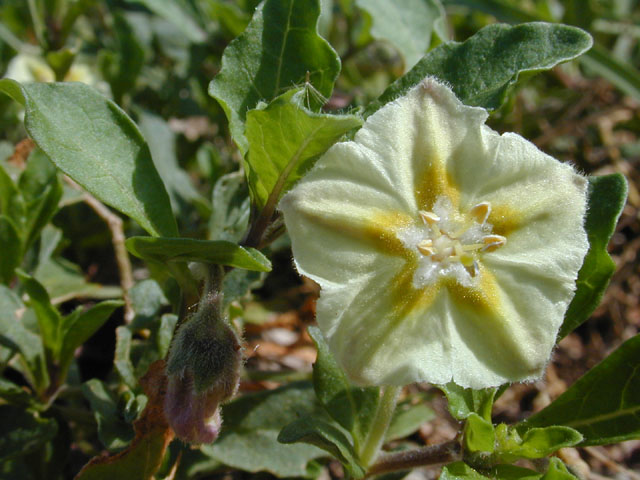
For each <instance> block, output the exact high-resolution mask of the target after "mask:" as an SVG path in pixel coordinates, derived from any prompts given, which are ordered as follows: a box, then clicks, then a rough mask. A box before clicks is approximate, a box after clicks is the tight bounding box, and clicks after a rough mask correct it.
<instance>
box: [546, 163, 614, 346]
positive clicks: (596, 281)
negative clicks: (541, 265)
mask: <svg viewBox="0 0 640 480" xmlns="http://www.w3.org/2000/svg"><path fill="white" fill-rule="evenodd" d="M626 199H627V181H626V179H625V178H624V176H623V175H621V174H619V173H614V174H612V175H604V176H601V177H589V204H588V207H587V218H586V220H585V229H586V231H587V235H588V237H589V251H588V252H587V255H586V257H585V258H584V262H583V263H582V267H581V268H580V271H579V272H578V280H577V281H576V287H577V288H576V294H575V297H573V300H572V301H571V304H570V305H569V309H568V310H567V313H566V315H565V318H564V323H563V324H562V327H561V328H560V332H559V333H558V340H560V339H562V338H564V337H565V336H567V335H568V334H569V333H570V332H571V331H573V330H574V329H576V328H577V327H578V326H580V325H581V324H582V323H583V322H584V321H585V320H587V319H588V318H589V316H590V315H591V314H592V313H593V311H594V310H595V308H596V307H597V306H598V304H599V303H600V300H602V295H604V291H605V289H606V288H607V285H608V284H609V280H610V279H611V276H612V275H613V273H614V272H615V269H616V265H615V263H614V262H613V260H612V259H611V257H610V256H609V254H608V253H607V245H608V244H609V239H610V238H611V236H612V235H613V232H614V231H615V229H616V224H617V223H618V218H619V217H620V214H621V213H622V209H623V208H624V204H625V202H626Z"/></svg>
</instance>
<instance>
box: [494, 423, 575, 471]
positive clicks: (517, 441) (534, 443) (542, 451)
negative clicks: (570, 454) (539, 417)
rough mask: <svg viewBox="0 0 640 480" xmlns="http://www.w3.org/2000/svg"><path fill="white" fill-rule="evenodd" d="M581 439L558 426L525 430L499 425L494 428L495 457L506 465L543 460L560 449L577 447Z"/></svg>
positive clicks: (569, 430) (572, 431) (571, 431)
mask: <svg viewBox="0 0 640 480" xmlns="http://www.w3.org/2000/svg"><path fill="white" fill-rule="evenodd" d="M519 430H521V431H522V435H521V433H520V432H519ZM582 438H583V437H582V435H581V434H580V432H578V431H576V430H574V429H573V428H569V427H565V426H560V425H552V426H549V427H544V428H530V429H526V430H525V429H524V428H520V429H518V428H517V427H516V428H513V427H509V426H507V425H505V424H504V423H501V424H500V425H498V426H497V427H496V453H495V455H496V458H499V459H500V460H501V461H503V462H507V463H511V462H515V461H516V460H518V459H521V458H528V459H535V458H544V457H546V456H548V455H551V454H552V453H554V452H556V451H557V450H560V449H561V448H565V447H572V446H574V445H577V444H578V443H580V442H581V441H582Z"/></svg>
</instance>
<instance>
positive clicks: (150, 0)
mask: <svg viewBox="0 0 640 480" xmlns="http://www.w3.org/2000/svg"><path fill="white" fill-rule="evenodd" d="M128 3H142V4H143V5H144V6H145V7H147V8H148V9H149V10H151V11H152V12H153V13H155V14H156V15H158V16H159V17H162V18H164V19H165V20H167V21H169V22H171V23H173V25H175V26H176V27H177V28H178V30H180V33H182V35H184V36H185V37H186V38H188V39H189V40H190V41H191V42H193V43H202V42H204V41H205V40H206V38H207V34H206V33H205V32H204V31H203V30H202V28H200V25H198V23H197V22H196V21H195V19H194V18H193V16H192V15H191V13H190V12H189V11H188V10H187V9H186V8H185V6H183V5H181V2H179V1H176V0H135V2H133V1H132V0H128Z"/></svg>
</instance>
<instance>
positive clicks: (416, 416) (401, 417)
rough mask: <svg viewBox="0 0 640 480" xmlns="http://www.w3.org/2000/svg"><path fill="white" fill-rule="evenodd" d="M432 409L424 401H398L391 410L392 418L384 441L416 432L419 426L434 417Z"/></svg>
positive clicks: (397, 438)
mask: <svg viewBox="0 0 640 480" xmlns="http://www.w3.org/2000/svg"><path fill="white" fill-rule="evenodd" d="M435 415H436V414H435V412H434V411H433V409H432V408H431V407H429V406H427V405H425V404H424V403H417V404H415V405H412V404H411V403H409V402H407V403H400V404H399V405H398V406H397V407H396V411H395V412H393V418H392V419H391V423H390V424H389V429H388V430H387V433H386V435H385V443H388V442H391V441H393V440H399V439H401V438H405V437H407V436H409V435H411V434H413V433H414V432H416V431H417V430H418V429H419V428H420V426H421V425H422V424H423V423H425V422H428V421H429V420H432V419H433V418H434V417H435Z"/></svg>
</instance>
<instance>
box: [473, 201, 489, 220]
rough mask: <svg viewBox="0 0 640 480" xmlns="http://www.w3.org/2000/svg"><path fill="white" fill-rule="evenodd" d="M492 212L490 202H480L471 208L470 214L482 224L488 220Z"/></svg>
mask: <svg viewBox="0 0 640 480" xmlns="http://www.w3.org/2000/svg"><path fill="white" fill-rule="evenodd" d="M490 213H491V204H490V203H489V202H480V203H479V204H477V205H476V206H475V207H473V208H472V209H471V210H469V214H470V215H471V216H472V217H473V218H474V219H476V221H477V222H478V223H479V224H481V225H482V224H483V223H484V222H486V221H487V219H488V218H489V214H490Z"/></svg>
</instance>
